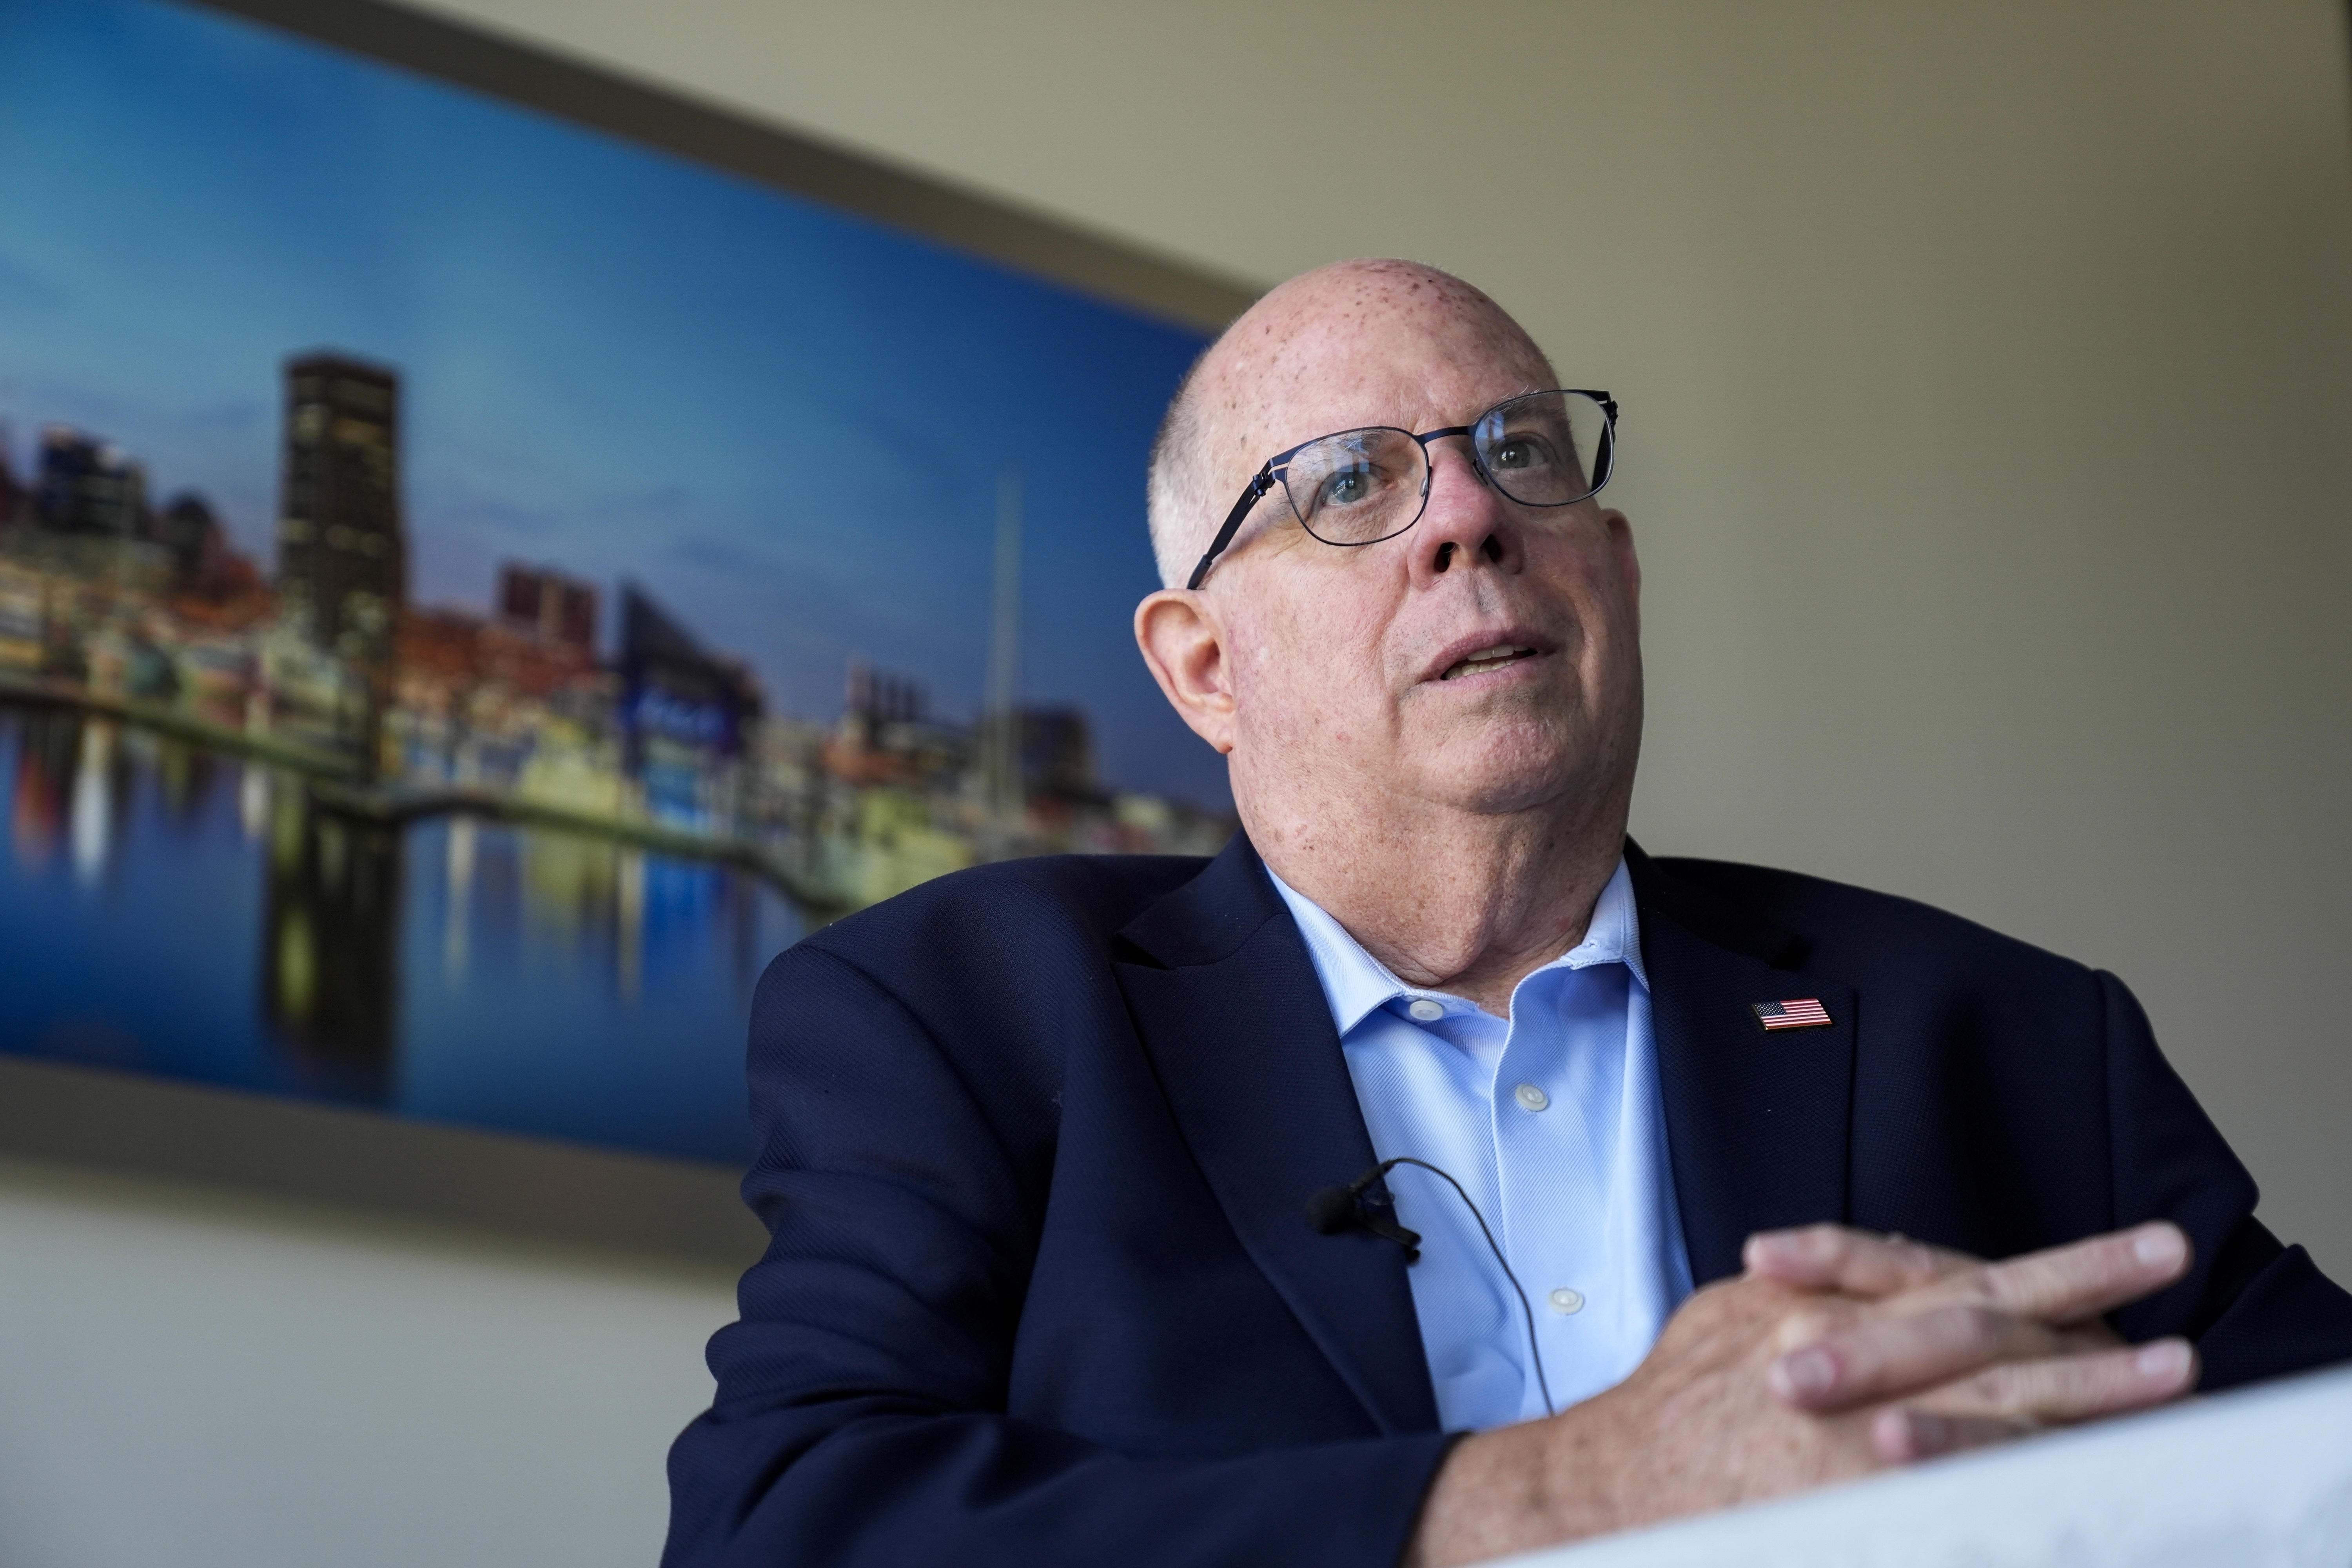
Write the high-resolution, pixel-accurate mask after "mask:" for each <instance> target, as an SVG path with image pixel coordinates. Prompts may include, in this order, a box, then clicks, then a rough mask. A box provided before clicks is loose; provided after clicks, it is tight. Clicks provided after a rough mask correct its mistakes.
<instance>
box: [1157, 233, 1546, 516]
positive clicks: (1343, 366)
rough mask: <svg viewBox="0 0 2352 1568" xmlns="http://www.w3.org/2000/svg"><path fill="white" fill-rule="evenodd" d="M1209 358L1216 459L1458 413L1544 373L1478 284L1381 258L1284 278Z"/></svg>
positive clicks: (1450, 419)
mask: <svg viewBox="0 0 2352 1568" xmlns="http://www.w3.org/2000/svg"><path fill="white" fill-rule="evenodd" d="M1207 368H1208V371H1209V374H1208V376H1207V377H1206V380H1207V385H1206V387H1205V388H1204V389H1203V390H1204V391H1205V392H1206V393H1207V405H1208V407H1207V412H1208V413H1209V415H1210V417H1211V419H1212V421H1213V426H1214V427H1215V429H1216V432H1217V437H1218V439H1216V440H1215V442H1214V447H1215V448H1216V450H1217V459H1216V460H1217V465H1218V467H1219V468H1220V469H1223V468H1227V467H1233V468H1242V469H1247V468H1255V466H1256V465H1257V464H1258V463H1260V462H1262V461H1264V460H1265V458H1267V457H1269V456H1271V455H1272V454H1273V453H1275V452H1277V451H1280V450H1282V449H1283V448H1285V447H1290V446H1293V445H1296V444H1297V442H1300V441H1303V440H1307V439H1309V438H1311V437H1316V436H1320V435H1323V434H1325V433H1327V432H1328V431H1332V430H1339V429H1345V428H1348V427H1349V426H1358V425H1397V426H1403V427H1404V428H1406V429H1412V430H1423V429H1429V428H1433V427H1434V426H1438V425H1444V424H1454V423H1458V422H1460V421H1462V420H1464V419H1466V418H1468V417H1470V416H1472V415H1475V414H1476V413H1478V412H1479V411H1481V410H1482V409H1484V408H1485V407H1486V406H1487V405H1489V404H1491V403H1494V402H1496V401H1497V400H1499V399H1501V398H1504V397H1507V396H1509V395H1511V394H1513V393H1515V392H1522V391H1527V390H1529V389H1531V388H1532V387H1535V386H1541V385H1549V384H1551V381H1552V375H1551V371H1550V368H1549V366H1548V365H1547V364H1545V363H1544V360H1543V356H1542V355H1541V353H1538V351H1537V350H1536V348H1535V345H1534V344H1533V343H1532V342H1529V341H1528V337H1527V334H1526V333H1525V332H1524V331H1521V330H1520V328H1519V326H1518V324H1517V322H1515V321H1512V320H1511V319H1510V318H1509V317H1508V316H1507V315H1505V314H1504V313H1503V311H1502V309H1501V308H1500V307H1499V306H1497V305H1496V304H1495V302H1494V301H1493V300H1489V299H1487V298H1486V296H1485V295H1484V294H1482V293H1480V292H1479V291H1478V290H1477V289H1473V288H1471V287H1470V286H1469V285H1468V284H1466V283H1464V282H1462V281H1461V280H1460V279H1455V278H1451V277H1448V276H1446V275H1445V274H1444V273H1442V272H1435V271H1433V270H1429V269H1425V268H1404V267H1382V266H1359V267H1349V268H1325V269H1323V270H1322V271H1320V272H1311V273H1308V274H1307V275H1306V276H1305V277H1303V278H1297V279H1292V280H1291V281H1290V282H1288V283H1286V284H1284V285H1283V286H1282V287H1280V288H1278V289H1275V290H1274V291H1273V292H1271V293H1269V294H1268V295H1266V297H1265V299H1263V300H1259V301H1258V303H1257V304H1256V305H1255V306H1253V307H1252V308H1251V309H1250V310H1249V312H1248V313H1247V314H1245V315H1244V316H1243V317H1242V319H1241V320H1240V321H1236V322H1235V323H1234V327H1233V328H1232V330H1231V331H1228V332H1227V333H1226V334H1225V337H1224V338H1223V340H1222V341H1221V342H1219V343H1218V345H1217V348H1216V350H1215V352H1214V353H1213V355H1212V358H1211V362H1210V365H1209V366H1208V367H1207ZM1221 477H1227V476H1222V475H1221Z"/></svg>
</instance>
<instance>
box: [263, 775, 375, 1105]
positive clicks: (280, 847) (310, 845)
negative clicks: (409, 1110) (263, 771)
mask: <svg viewBox="0 0 2352 1568" xmlns="http://www.w3.org/2000/svg"><path fill="white" fill-rule="evenodd" d="M400 862H401V852H400V837H399V834H398V832H397V831H396V830H395V829H394V828H391V827H387V826H383V825H382V824H379V823H372V822H366V821H362V820H356V819H353V818H350V817H346V816H338V815H337V814H335V813H333V812H327V811H320V810H319V809H317V808H316V807H315V806H314V805H312V804H311V801H310V792H309V791H308V790H305V789H303V788H301V787H300V786H299V784H294V783H293V782H292V781H290V780H289V781H288V787H284V788H280V789H277V790H274V791H273V792H272V798H271V801H270V807H269V852H268V855H267V856H266V857H265V858H264V865H265V871H264V881H265V883H266V884H267V887H268V893H267V896H266V898H265V900H264V903H263V908H264V909H265V910H267V911H268V912H267V913H266V915H265V916H264V921H265V931H264V934H263V937H262V941H261V1014H262V1017H263V1018H264V1019H265V1020H267V1021H268V1024H269V1026H270V1027H271V1029H272V1030H273V1032H275V1033H276V1034H277V1036H278V1037H279V1038H280V1039H282V1040H284V1041H285V1042H286V1044H287V1046H288V1047H289V1053H290V1055H291V1058H292V1059H293V1060H294V1061H295V1062H296V1063H298V1064H299V1066H300V1068H301V1069H302V1072H303V1074H304V1078H305V1082H306V1084H307V1085H308V1086H310V1087H311V1088H313V1089H314V1090H315V1091H316V1092H319V1093H323V1094H328V1095H331V1096H333V1097H334V1098H336V1099H341V1100H362V1101H365V1102H367V1103H369V1104H380V1103H382V1102H383V1100H385V1099H386V1098H387V1096H388V1095H389V1093H390V1091H391V1087H392V1064H393V1053H394V1040H395V1039H396V1037H397V1029H396V1028H395V1022H396V1019H397V1017H398V1014H399V1007H400V954H399V951H398V947H399V937H400Z"/></svg>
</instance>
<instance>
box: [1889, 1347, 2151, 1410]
mask: <svg viewBox="0 0 2352 1568" xmlns="http://www.w3.org/2000/svg"><path fill="white" fill-rule="evenodd" d="M2196 1386H2197V1352H2196V1350H2195V1348H2194V1347H2192V1346H2191V1345H2190V1344H2189V1342H2188V1341H2187V1340H2179V1339H2171V1340H2151V1341H2150V1342H2147V1344H2144V1345H2137V1346H2133V1347H2129V1348H2126V1349H2124V1350H2113V1351H2097V1352H2092V1353H2091V1354H2088V1355H2067V1356H2051V1357H2048V1358H2046V1359H2043V1360H2039V1361H2019V1362H2008V1363H2002V1364H2001V1365H1999V1366H1990V1367H1987V1368H1986V1369H1985V1370H1984V1371H1982V1372H1979V1373H1973V1374H1971V1375H1969V1376H1968V1377H1964V1378H1961V1379H1959V1380H1958V1382H1955V1383H1952V1384H1948V1385H1947V1386H1945V1387H1943V1388H1939V1389H1937V1390H1936V1391H1935V1392H1934V1393H1933V1394H1925V1395H1922V1396H1921V1397H1920V1398H1918V1399H1916V1400H1914V1401H1912V1402H1911V1403H1912V1404H1913V1405H1916V1406H1917V1407H1919V1408H1921V1409H1927V1410H1932V1411H1934V1412H1936V1413H1937V1415H1953V1416H1962V1417H1969V1418H1975V1417H1986V1418H1992V1419H2000V1420H2011V1421H2031V1422H2034V1423H2037V1424H2040V1425H2045V1426H2059V1425H2063V1424H2064V1423H2067V1422H2070V1421H2088V1420H2091V1419H2093V1418H2094V1417H2096V1416H2101V1415H2122V1414H2123V1413H2125V1412H2126V1411H2130V1410H2144V1409H2146V1408H2147V1407H2148V1406H2149V1405H2162V1404H2164V1403H2165V1402H2167V1401H2168V1400H2172V1399H2178V1398H2179V1397H2180V1396H2181V1395H2182V1394H2187V1393H2189V1391H2190V1390H2191V1389H2193V1388H2195V1387H2196Z"/></svg>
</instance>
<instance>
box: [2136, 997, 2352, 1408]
mask: <svg viewBox="0 0 2352 1568" xmlns="http://www.w3.org/2000/svg"><path fill="white" fill-rule="evenodd" d="M2098 981H2099V985H2100V989H2101V992H2102V994H2103V999H2104V1003H2105V1028H2106V1052H2107V1114H2108V1126H2109V1129H2110V1139H2111V1149H2112V1153H2113V1160H2114V1172H2115V1220H2116V1225H2117V1226H2130V1225H2137V1224H2139V1223H2141V1222H2143V1221H2145V1220H2150V1219H2156V1218H2159V1217H2162V1218H2169V1219H2171V1220H2173V1221H2175V1222H2176V1223H2178V1224H2179V1226H2181V1228H2182V1229H2184V1230H2186V1231H2187V1232H2188V1233H2189V1237H2190V1240H2191V1242H2192V1243H2193V1244H2194V1246H2195V1248H2196V1258H2195V1259H2194V1260H2193V1262H2192V1263H2191V1265H2190V1268H2189V1275H2188V1277H2187V1278H2186V1279H2182V1280H2181V1281H2180V1282H2179V1284H2177V1285H2175V1286H2173V1287H2172V1288H2171V1289H2168V1290H2166V1291H2164V1292H2163V1293H2162V1294H2160V1295H2158V1296H2154V1297H2151V1298H2150V1299H2148V1300H2146V1301H2142V1302H2138V1303H2136V1304H2135V1305H2133V1306H2130V1307H2127V1308H2125V1309H2124V1310H2121V1311H2118V1312H2116V1314H2114V1321H2115V1324H2116V1329H2117V1330H2118V1331H2120V1332H2122V1333H2123V1335H2124V1336H2125V1337H2126V1339H2129V1340H2132V1341H2134V1342H2138V1341H2142V1340H2149V1339H2155V1338H2157V1337H2158V1336H2160V1335H2164V1334H2183V1333H2185V1334H2187V1335H2189V1337H2191V1338H2192V1339H2194V1340H2195V1341H2196V1342H2197V1350H2198V1354H2199V1356H2200V1358H2201V1359H2202V1361H2203V1363H2204V1371H2203V1375H2202V1378H2201V1380H2200V1384H2199V1387H2200V1388H2201V1389H2204V1390H2205V1391H2207V1392H2209V1393H2210V1392H2211V1391H2214V1390H2217V1389H2222V1388H2228V1387H2231V1386H2232V1385H2234V1384H2242V1383H2252V1382H2254V1381H2255V1380H2257V1379H2260V1378H2265V1377H2275V1376H2278V1375H2281V1374H2283V1373H2293V1372H2302V1371H2305V1370H2306V1369H2308V1368H2311V1367H2315V1366H2325V1365H2326V1364H2327V1363H2331V1362H2340V1361H2347V1360H2352V1295H2347V1293H2346V1292H2345V1291H2344V1289H2343V1288H2342V1287H2340V1286H2338V1285H2337V1284H2336V1282H2335V1281H2333V1280H2331V1279H2328V1278H2327V1277H2326V1275H2324V1274H2322V1273H2321V1272H2320V1271H2319V1268H2318V1266H2317V1265H2316V1264H2315V1263H2313V1262H2312V1260H2311V1255H2310V1254H2309V1253H2307V1252H2305V1250H2304V1249H2303V1248H2302V1247H2282V1246H2281V1245H2280V1244H2279V1240H2278V1238H2277V1237H2274V1236H2273V1235H2272V1234H2271V1233H2270V1231H2269V1229H2268V1228H2267V1227H2266V1226H2263V1223H2262V1221H2260V1220H2258V1219H2256V1218H2255V1217H2254V1205H2255V1202H2256V1200H2257V1198H2258V1197H2259V1196H2260V1194H2259V1193H2258V1192H2257V1191H2256V1189H2255V1186H2254V1181H2253V1178H2252V1176H2251V1175H2249V1174H2247V1173H2246V1168H2245V1167H2244V1166H2243V1165H2242V1164H2240V1163H2239V1162H2238V1158H2237V1156H2236V1155H2234V1154H2232V1153H2231V1152H2230V1147H2229V1145H2228V1144H2227V1143H2226V1142H2223V1141H2222V1138H2221V1132H2220V1131H2219V1130H2217V1129H2216V1128H2215V1127H2214V1125H2213V1123H2212V1121H2210V1119H2209V1118H2208V1117H2207V1116H2206V1114H2205V1112H2204V1110H2203V1109H2202V1108H2201V1107H2200V1106H2199V1105H2198V1103H2197V1100H2196V1099H2195V1097H2194V1096H2192V1095H2191V1094H2190V1093H2189V1086H2188V1085H2187V1084H2185V1083H2183V1082H2181V1081H2180V1076H2179V1074H2178V1073H2176V1072H2174V1071H2173V1070H2172V1065H2171V1064H2170V1063H2169V1062H2167V1061H2166V1060H2165V1059H2164V1056H2163V1053H2162V1052H2161V1051H2159V1050H2158V1048H2157V1045H2156V1037H2155V1035H2154V1034H2153V1033H2152V1032H2151V1031H2150V1030H2149V1028H2148V1024H2147V1014H2146V1013H2145V1012H2143V1011H2142V1010H2141V1008H2140V1005H2139V1002H2138V1000H2137V998H2136V997H2134V996H2133V995H2132V994H2131V993H2130V992H2129V991H2128V990H2126V988H2125V986H2124V984H2123V982H2122V981H2120V980H2117V979H2116V977H2115V976H2114V975H2112V974H2109V973H2105V972H2104V971H2102V972H2100V973H2099V975H2098Z"/></svg>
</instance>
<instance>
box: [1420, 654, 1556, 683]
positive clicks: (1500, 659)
mask: <svg viewBox="0 0 2352 1568" xmlns="http://www.w3.org/2000/svg"><path fill="white" fill-rule="evenodd" d="M1535 651H1536V650H1535V649H1533V648H1531V647H1489V648H1481V649H1479V650H1478V651H1477V652H1476V653H1474V654H1472V655H1470V656H1469V657H1468V658H1465V659H1464V660H1462V662H1461V663H1459V664H1456V665H1455V666H1454V668H1451V669H1448V670H1447V671H1446V672H1445V673H1444V675H1441V676H1439V677H1438V679H1440V680H1452V679H1454V677H1456V676H1461V675H1478V674H1481V673H1483V672H1485V671H1486V670H1489V669H1500V668H1503V666H1505V665H1507V664H1509V663H1510V662H1511V661H1512V660H1514V659H1519V658H1527V657H1528V656H1529V655H1531V654H1533V653H1534V652H1535Z"/></svg>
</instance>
